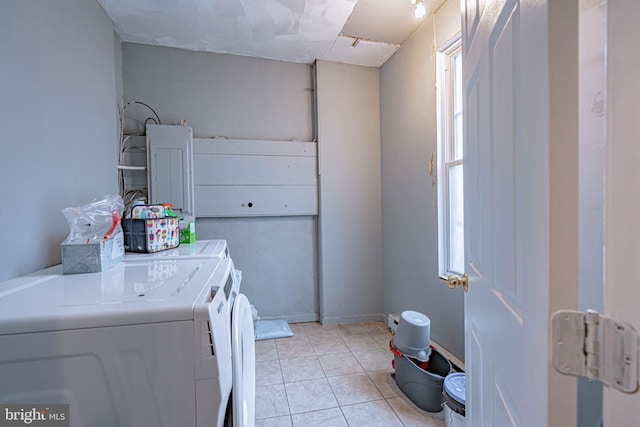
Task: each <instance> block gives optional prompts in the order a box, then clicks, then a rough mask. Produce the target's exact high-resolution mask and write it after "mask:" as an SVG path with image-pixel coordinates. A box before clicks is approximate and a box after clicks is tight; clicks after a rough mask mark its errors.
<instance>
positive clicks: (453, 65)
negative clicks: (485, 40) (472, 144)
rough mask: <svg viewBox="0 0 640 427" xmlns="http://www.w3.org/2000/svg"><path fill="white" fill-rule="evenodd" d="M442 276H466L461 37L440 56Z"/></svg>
mask: <svg viewBox="0 0 640 427" xmlns="http://www.w3.org/2000/svg"><path fill="white" fill-rule="evenodd" d="M437 67H438V107H437V108H438V264H439V274H440V276H441V277H446V276H448V275H451V274H456V275H459V276H461V275H462V274H463V273H464V270H465V268H464V188H463V161H462V160H463V158H462V50H461V42H460V36H458V37H456V38H455V39H454V40H453V41H451V42H449V43H447V44H446V45H445V46H444V47H443V48H442V49H440V50H439V52H438V59H437Z"/></svg>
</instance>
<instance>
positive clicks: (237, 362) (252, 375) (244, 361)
mask: <svg viewBox="0 0 640 427" xmlns="http://www.w3.org/2000/svg"><path fill="white" fill-rule="evenodd" d="M255 348H256V344H255V337H254V332H253V316H252V315H251V305H250V304H249V300H248V299H247V297H246V296H244V294H239V295H238V296H237V297H236V300H235V302H234V303H233V312H232V313H231V351H232V356H233V391H232V393H233V425H234V426H235V427H245V426H250V427H253V425H254V424H255V415H256V411H255V403H256V353H255Z"/></svg>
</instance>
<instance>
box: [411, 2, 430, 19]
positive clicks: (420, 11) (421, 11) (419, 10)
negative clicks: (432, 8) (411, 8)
mask: <svg viewBox="0 0 640 427" xmlns="http://www.w3.org/2000/svg"><path fill="white" fill-rule="evenodd" d="M411 3H414V1H413V0H412V1H411ZM414 13H415V15H416V18H418V19H422V18H424V16H425V15H426V14H427V8H426V7H425V6H424V1H419V2H418V3H416V10H415V12H414Z"/></svg>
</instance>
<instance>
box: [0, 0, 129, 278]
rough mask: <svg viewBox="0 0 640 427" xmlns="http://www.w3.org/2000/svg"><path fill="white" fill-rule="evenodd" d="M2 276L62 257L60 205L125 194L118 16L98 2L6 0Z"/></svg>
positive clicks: (1, 24) (0, 72) (0, 112)
mask: <svg viewBox="0 0 640 427" xmlns="http://www.w3.org/2000/svg"><path fill="white" fill-rule="evenodd" d="M0 57H1V58H2V66H0V99H1V100H2V101H1V102H0V129H2V149H3V153H2V155H0V181H1V182H2V184H1V185H0V199H1V200H2V204H1V205H0V222H1V223H2V225H3V226H2V228H3V231H2V237H0V281H3V280H6V279H10V278H12V277H16V276H19V275H22V274H25V273H29V272H32V271H36V270H40V269H42V268H45V267H47V266H51V265H54V264H57V263H59V262H60V243H61V242H62V241H63V240H64V239H65V238H66V237H67V235H68V232H69V229H68V226H67V222H66V220H65V218H64V216H63V215H62V213H61V212H60V210H61V209H62V208H64V207H68V206H79V205H83V204H86V203H88V202H90V201H91V200H92V199H94V198H96V197H100V196H102V195H104V194H108V193H112V194H113V193H117V191H118V187H117V172H116V166H117V148H116V141H117V119H116V117H117V116H116V112H117V105H116V86H115V85H116V77H115V66H114V35H113V24H112V22H111V20H110V19H109V18H108V17H107V15H106V14H105V13H104V11H103V10H102V8H101V7H100V6H99V5H98V4H97V3H96V2H95V1H85V0H59V1H55V2H52V1H48V0H30V1H2V2H0Z"/></svg>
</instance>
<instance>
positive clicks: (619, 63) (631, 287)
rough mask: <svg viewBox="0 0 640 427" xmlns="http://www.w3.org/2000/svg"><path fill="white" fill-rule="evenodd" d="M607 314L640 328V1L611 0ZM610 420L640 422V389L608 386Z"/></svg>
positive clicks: (605, 415) (606, 422)
mask: <svg viewBox="0 0 640 427" xmlns="http://www.w3.org/2000/svg"><path fill="white" fill-rule="evenodd" d="M607 21H608V23H607V33H608V34H607V66H606V67H607V68H606V69H607V72H606V75H607V82H606V85H607V87H606V91H607V102H606V105H607V107H606V109H607V112H606V117H607V121H606V127H607V131H606V132H607V138H606V145H607V160H606V166H605V168H606V179H605V182H606V189H605V200H606V205H605V218H606V225H605V253H606V255H605V271H606V273H605V314H606V315H607V316H608V317H611V318H613V319H615V320H616V321H622V322H626V323H629V324H631V325H633V326H634V328H635V329H636V331H640V309H639V308H638V306H639V305H640V286H639V285H638V280H637V278H636V277H637V276H636V275H635V273H634V272H635V267H636V266H637V264H638V260H640V225H639V222H640V175H639V174H638V166H639V165H640V142H639V141H638V138H639V135H640V110H639V107H638V106H639V105H640V80H639V79H638V75H639V74H640V54H639V53H638V41H639V40H640V26H639V25H638V22H640V2H638V1H633V0H626V1H619V0H609V1H608V2H607ZM603 403H604V404H603V421H604V425H605V426H637V425H638V424H639V423H640V393H635V394H625V393H622V392H619V391H616V390H615V389H612V388H608V387H605V389H604V402H603Z"/></svg>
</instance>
